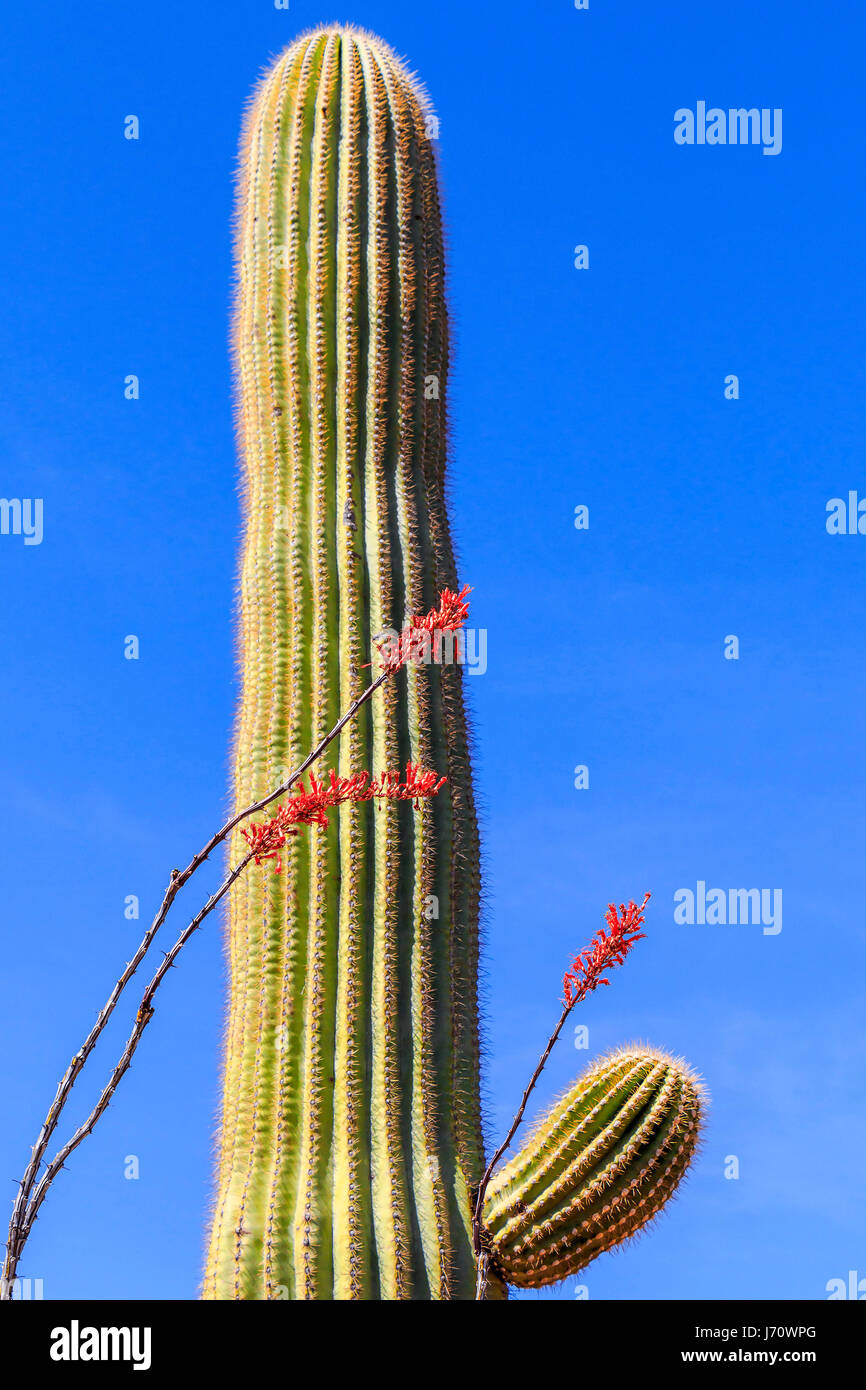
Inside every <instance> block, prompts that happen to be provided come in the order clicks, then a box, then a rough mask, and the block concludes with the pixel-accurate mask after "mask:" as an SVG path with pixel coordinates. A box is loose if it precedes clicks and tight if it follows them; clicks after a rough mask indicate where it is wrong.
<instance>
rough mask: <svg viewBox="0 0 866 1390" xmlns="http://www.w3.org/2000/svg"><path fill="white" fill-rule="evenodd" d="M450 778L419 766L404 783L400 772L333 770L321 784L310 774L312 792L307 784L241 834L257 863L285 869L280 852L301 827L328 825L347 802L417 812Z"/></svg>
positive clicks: (411, 768)
mask: <svg viewBox="0 0 866 1390" xmlns="http://www.w3.org/2000/svg"><path fill="white" fill-rule="evenodd" d="M447 780H448V779H447V777H438V776H437V774H436V773H435V772H426V771H422V770H421V768H420V767H419V766H418V765H417V764H416V763H407V764H406V774H405V779H404V780H403V781H401V780H400V773H399V772H382V773H380V775H379V776H378V777H374V778H371V777H370V774H369V772H356V773H354V775H353V776H351V777H338V776H337V774H336V772H334V771H331V772H330V774H329V776H328V780H327V781H324V782H320V781H319V779H318V778H317V777H316V775H315V773H314V772H311V773H310V790H309V791H307V789H306V787H305V786H304V784H303V782H300V783H299V784H298V788H297V790H296V791H295V792H293V793H292V795H291V796H290V797H289V799H288V800H287V801H286V803H285V804H284V805H282V806H278V807H277V809H276V811H275V812H274V814H273V815H272V816H271V818H270V820H267V821H263V822H261V823H254V824H252V825H249V826H247V827H246V828H245V829H243V830H242V831H241V834H242V835H243V837H244V839H245V840H246V842H247V844H248V845H249V847H250V849H251V850H252V852H253V858H254V859H255V862H256V863H257V864H261V862H262V860H263V859H275V860H276V865H275V868H276V871H277V873H279V872H280V870H281V869H282V861H281V859H280V850H281V849H282V848H283V847H284V845H285V843H286V840H287V839H288V837H289V836H290V835H297V833H298V826H300V825H320V826H327V824H328V815H327V813H328V811H329V810H330V809H331V808H332V807H334V806H340V805H342V804H343V802H346V801H374V800H377V799H382V798H384V799H385V800H388V801H414V803H415V809H416V811H417V810H419V809H420V803H421V801H422V800H427V799H429V798H430V797H431V796H435V795H436V793H437V792H438V791H439V789H440V787H442V786H443V784H444V783H445V782H446V781H447Z"/></svg>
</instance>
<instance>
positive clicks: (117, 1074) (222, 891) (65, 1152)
mask: <svg viewBox="0 0 866 1390" xmlns="http://www.w3.org/2000/svg"><path fill="white" fill-rule="evenodd" d="M254 858H255V855H254V854H253V852H252V851H250V853H249V854H247V855H245V856H244V858H243V859H242V860H241V861H240V863H239V864H237V865H236V867H235V868H234V869H232V870H231V872H230V873H229V874H227V875H226V877H225V879H224V880H223V882H222V883H221V884H220V886H219V888H218V889H217V890H216V892H215V893H212V894H211V896H210V897H209V898H208V900H207V902H206V903H205V905H204V907H203V908H202V909H201V911H200V912H198V913H197V914H196V916H195V917H193V919H192V921H191V922H190V923H189V925H188V926H186V927H185V928H184V930H183V931H182V932H181V934H180V936H179V937H178V938H177V940H176V941H175V943H174V945H173V946H172V948H171V950H170V951H166V952H165V955H164V956H163V960H162V963H161V964H160V966H159V968H158V969H157V970H156V972H155V974H154V976H153V978H152V980H151V981H150V984H149V985H148V986H147V988H146V989H145V991H144V994H143V995H142V997H141V1003H140V1004H139V1006H138V1012H137V1014H136V1015H135V1024H134V1026H133V1029H132V1032H131V1033H130V1035H129V1038H128V1040H127V1043H126V1047H125V1048H124V1049H123V1052H122V1053H121V1056H120V1060H119V1061H118V1063H117V1065H116V1067H115V1068H114V1071H113V1072H112V1073H111V1076H110V1077H109V1079H108V1081H107V1083H106V1085H105V1086H104V1088H103V1090H102V1094H101V1095H100V1097H99V1099H98V1101H97V1102H96V1104H95V1105H94V1107H93V1109H92V1110H91V1112H90V1114H89V1115H88V1117H87V1119H86V1120H85V1121H84V1123H83V1124H82V1125H80V1126H79V1128H78V1129H77V1130H76V1131H75V1133H74V1134H73V1135H72V1137H71V1138H70V1139H68V1140H67V1141H66V1143H65V1144H64V1145H63V1146H62V1148H61V1149H59V1150H58V1152H57V1153H56V1154H55V1156H54V1158H53V1159H52V1160H51V1162H50V1163H49V1164H48V1166H47V1168H46V1169H45V1172H44V1173H43V1174H42V1177H41V1178H40V1179H39V1181H38V1183H37V1184H36V1186H35V1187H34V1189H33V1192H32V1195H31V1198H30V1201H29V1203H28V1205H27V1209H26V1211H25V1212H24V1214H23V1217H22V1219H21V1221H20V1223H19V1225H18V1229H17V1232H16V1240H15V1245H14V1247H13V1246H12V1245H11V1244H10V1247H9V1251H8V1253H7V1264H8V1265H9V1269H8V1272H7V1270H6V1269H4V1273H3V1280H4V1283H3V1295H2V1296H3V1297H4V1298H8V1297H11V1285H12V1283H13V1282H14V1279H15V1272H16V1269H17V1265H18V1261H19V1259H20V1258H21V1254H22V1252H23V1249H24V1246H25V1244H26V1242H27V1238H28V1236H29V1235H30V1231H31V1229H32V1227H33V1222H34V1221H35V1220H36V1217H37V1215H38V1214H39V1208H40V1207H41V1206H42V1203H43V1202H44V1201H45V1197H46V1195H47V1193H48V1189H49V1187H50V1186H51V1184H52V1183H53V1181H54V1179H55V1178H56V1177H57V1174H58V1173H59V1172H60V1171H61V1169H62V1168H63V1166H64V1164H65V1162H66V1160H67V1158H69V1156H70V1154H72V1153H74V1151H75V1150H76V1149H77V1148H78V1146H79V1144H81V1143H82V1142H83V1140H85V1139H86V1138H87V1136H88V1134H91V1133H92V1132H93V1129H94V1127H95V1125H96V1123H97V1121H98V1120H99V1118H100V1116H101V1115H102V1114H103V1113H104V1112H105V1111H106V1110H107V1109H108V1106H109V1103H110V1101H111V1097H112V1096H113V1095H114V1093H115V1091H116V1090H117V1088H118V1086H119V1085H120V1082H121V1081H122V1079H123V1077H124V1076H125V1074H126V1072H127V1071H128V1070H129V1067H130V1064H131V1062H132V1058H133V1056H134V1054H135V1051H136V1048H137V1047H138V1044H139V1043H140V1042H141V1038H142V1035H143V1033H144V1030H145V1028H146V1027H147V1025H148V1023H150V1020H151V1019H152V1018H153V1015H154V1008H153V996H154V995H155V994H156V991H157V989H158V988H159V986H160V984H161V983H162V981H163V979H164V978H165V976H166V975H167V974H168V971H169V970H170V969H171V967H172V966H173V965H174V962H175V958H176V957H177V955H178V953H179V952H180V951H181V950H182V948H183V947H184V946H185V945H186V943H187V942H188V941H189V939H190V937H191V936H192V934H193V932H195V931H197V930H198V928H199V927H200V926H201V924H202V922H203V921H204V919H205V917H207V916H208V914H209V913H211V912H213V910H214V908H215V907H216V906H217V904H218V903H219V902H220V901H221V900H222V898H224V897H225V895H226V893H227V892H228V890H229V889H230V888H231V886H232V884H233V883H234V882H235V880H236V879H237V878H239V877H240V875H241V874H242V873H243V871H244V869H245V868H246V867H247V865H248V864H249V863H250V862H251V861H252V860H253V859H254ZM7 1289H8V1290H9V1292H8V1293H7Z"/></svg>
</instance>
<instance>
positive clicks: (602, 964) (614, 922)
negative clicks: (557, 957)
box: [562, 893, 650, 1009]
mask: <svg viewBox="0 0 866 1390" xmlns="http://www.w3.org/2000/svg"><path fill="white" fill-rule="evenodd" d="M649 900H650V894H649V893H647V895H646V897H645V898H644V900H643V902H642V903H641V905H640V907H638V905H637V903H633V902H629V904H628V907H626V905H625V903H620V905H619V911H617V909H616V907H615V906H614V904H613V903H608V908H607V912H606V913H605V914H604V920H605V921H606V922H607V925H608V927H609V928H610V931H609V932H606V931H605V930H604V927H602V929H601V931H599V932H596V934H595V936H594V937H593V938H592V941H591V942H590V943H589V945H588V946H587V947H586V949H585V950H584V951H580V952H579V953H578V955H576V956H575V958H574V960H573V962H572V965H571V969H570V970H567V971H566V972H565V975H564V977H563V981H562V988H563V1003H564V1005H565V1008H566V1009H571V1008H572V1007H573V1006H574V1005H575V1004H579V1003H580V1001H581V1000H582V999H585V998H586V996H587V995H588V994H592V991H593V990H594V989H596V988H597V986H598V985H609V984H610V980H608V979H607V978H606V977H605V975H604V971H605V970H612V969H613V968H614V966H617V965H622V963H623V961H624V960H625V958H626V956H627V955H628V953H629V951H630V950H631V948H632V946H633V945H634V944H635V942H636V941H642V940H643V938H644V937H645V935H646V932H642V931H640V928H641V927H642V926H643V921H644V911H645V909H646V905H647V903H648V902H649Z"/></svg>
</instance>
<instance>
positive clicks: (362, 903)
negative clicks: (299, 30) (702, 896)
mask: <svg viewBox="0 0 866 1390" xmlns="http://www.w3.org/2000/svg"><path fill="white" fill-rule="evenodd" d="M428 120H429V108H428V105H427V102H426V99H425V97H424V96H423V94H422V93H421V92H420V90H419V88H418V86H417V85H416V83H415V82H414V80H413V79H412V78H411V77H410V76H409V75H408V74H407V72H406V70H405V69H404V67H403V66H402V64H401V63H400V62H399V60H398V59H397V58H396V57H395V56H394V54H393V53H392V52H391V51H390V50H389V49H388V48H387V47H386V46H385V45H384V44H382V43H381V42H380V41H379V40H377V39H374V38H372V37H370V36H368V35H365V34H362V33H360V32H358V31H355V30H351V29H346V28H342V27H341V28H336V27H335V28H332V29H328V30H320V31H318V32H316V33H314V34H310V35H307V36H305V37H304V38H302V39H300V40H298V41H297V42H296V43H295V44H293V45H292V46H291V47H290V48H289V49H288V50H287V51H286V52H285V53H284V54H283V55H282V56H281V57H280V59H279V60H278V61H277V63H276V64H275V65H274V67H273V68H272V69H271V71H270V72H269V73H268V75H267V76H266V77H265V79H264V80H263V82H262V84H261V85H260V87H259V88H258V91H257V94H256V96H255V100H254V102H253V105H252V107H251V109H250V112H249V116H248V119H247V124H246V130H245V136H244V143H243V155H242V172H241V179H240V191H239V207H238V227H237V258H238V281H239V283H238V298H237V309H236V344H235V347H236V362H237V373H238V399H239V422H240V440H241V450H242V454H243V469H244V491H245V503H246V506H245V514H246V534H245V543H244V551H243V561H242V567H241V578H240V594H241V601H240V661H241V673H242V683H243V686H242V694H241V703H240V710H239V714H238V720H237V728H236V744H235V751H234V800H235V804H236V805H237V807H239V808H240V807H241V806H243V805H246V804H249V803H250V802H251V801H253V800H254V799H255V798H257V797H259V796H261V795H263V794H264V793H266V792H267V791H269V790H270V789H271V788H272V787H274V786H276V785H278V783H279V781H280V779H281V775H283V770H284V769H290V768H292V767H294V766H296V765H297V764H298V763H299V762H300V761H301V759H302V757H303V756H304V755H305V754H306V752H307V751H308V750H309V748H311V747H312V746H313V745H314V744H315V743H316V742H317V740H318V739H319V738H320V737H321V736H322V735H323V734H325V733H326V731H327V730H328V729H329V728H330V727H331V726H332V725H333V723H334V722H335V721H336V719H337V717H338V715H339V714H340V712H341V711H342V710H343V709H345V708H346V706H347V705H348V704H349V703H350V702H351V700H352V699H353V697H354V696H355V695H357V694H358V693H360V691H361V690H362V689H363V688H364V686H365V685H366V684H367V682H368V680H369V671H366V672H365V670H364V663H365V662H368V661H369V660H370V654H371V651H372V648H373V638H374V636H375V635H376V634H377V633H380V632H381V631H382V629H383V628H384V627H400V626H401V624H402V621H403V618H404V615H405V614H406V613H407V612H412V611H417V610H423V609H427V608H429V607H431V606H432V605H433V604H434V603H435V601H436V597H437V593H438V590H439V589H440V588H442V587H443V586H445V585H449V586H451V587H456V579H457V576H456V573H455V565H454V557H453V553H452V547H451V540H450V537H449V531H448V522H447V518H446V511H445V503H444V497H443V481H444V471H445V454H446V420H445V391H446V376H447V369H448V324H447V314H446V306H445V298H444V264H443V244H442V226H441V219H440V211H439V196H438V191H437V180H436V168H435V160H434V156H433V151H432V148H431V144H430V139H429V136H428V133H427V128H426V127H427V122H428ZM334 748H335V754H334V757H335V758H339V763H338V764H337V766H338V768H339V771H340V772H341V773H342V774H346V775H348V774H349V773H350V772H354V771H357V770H358V769H360V768H364V767H369V768H370V769H372V770H373V771H379V770H381V769H382V768H386V767H387V768H397V767H399V766H401V765H403V764H405V762H406V761H407V759H409V758H411V759H412V760H413V761H416V762H420V763H422V764H424V765H425V766H427V767H431V768H435V769H437V770H438V771H440V772H442V773H445V774H447V777H448V786H447V788H446V791H445V792H444V793H443V794H442V795H441V796H440V797H439V798H437V799H436V800H435V801H434V802H432V803H430V805H429V806H427V807H426V808H425V810H424V813H423V814H422V815H415V816H414V818H413V811H412V808H411V806H409V805H406V804H405V803H393V802H387V803H385V804H384V805H383V806H381V807H380V808H379V809H375V808H374V806H373V805H371V804H364V805H349V806H344V807H342V808H340V811H339V813H338V814H335V815H334V817H333V819H332V822H331V825H330V826H329V828H328V829H327V830H315V831H313V832H311V833H310V834H309V835H305V836H303V837H298V838H297V839H296V840H294V841H292V842H291V844H290V846H289V847H287V852H286V862H285V864H284V870H283V873H282V874H281V875H276V874H274V873H270V872H266V871H265V870H264V869H260V870H254V871H252V872H250V873H248V874H247V875H246V877H245V878H243V879H242V880H240V881H239V882H238V883H237V884H236V885H235V887H234V889H233V891H232V895H231V900H230V909H229V928H228V952H229V958H230V970H231V992H230V1006H229V1016H228V1027H227V1032H226V1043H225V1064H224V1082H223V1110H222V1124H221V1129H220V1134H219V1141H218V1145H219V1159H218V1163H219V1167H218V1181H217V1192H216V1198H215V1205H214V1214H213V1222H212V1229H211V1235H210V1245H209V1253H208V1257H207V1266H206V1272H205V1280H204V1296H205V1297H208V1298H240V1299H270V1298H290V1299H332V1298H337V1299H351V1298H360V1299H370V1298H373V1299H375V1298H383V1299H439V1298H471V1297H472V1292H473V1280H474V1258H473V1253H472V1242H471V1198H472V1191H473V1187H474V1186H476V1185H477V1183H478V1180H479V1178H480V1176H481V1168H482V1140H481V1129H480V1115H479V1084H478V1083H479V1044H478V1020H477V1008H476V976H477V951H478V932H477V923H478V896H479V881H478V842H477V830H476V820H475V812H474V808H473V799H472V789H471V784H470V768H469V755H468V749H467V733H466V721H465V716H464V710H463V699H462V689H461V671H460V668H459V667H458V666H455V665H446V666H433V665H431V666H429V667H425V668H422V669H420V670H419V669H418V668H417V667H409V668H407V669H406V671H405V673H401V675H400V676H399V678H397V679H393V680H390V681H388V682H386V684H385V686H384V687H383V690H382V692H381V693H380V695H379V696H377V697H376V699H375V700H374V701H373V702H372V703H371V704H370V705H369V706H367V709H366V711H365V712H363V713H362V715H361V716H360V717H359V718H358V719H356V720H355V721H354V722H353V723H352V724H351V725H350V727H349V729H347V731H346V733H344V735H343V736H342V739H341V741H340V743H339V744H338V745H334ZM329 765H330V766H334V765H335V763H334V762H333V761H332V762H331V763H330V764H328V763H327V762H325V763H324V766H329ZM231 849H232V857H233V862H234V861H236V860H237V859H238V858H239V857H240V856H241V855H242V853H243V851H244V849H245V846H244V844H243V842H242V841H240V840H239V839H238V838H237V833H236V836H235V838H234V841H233V844H232V847H231Z"/></svg>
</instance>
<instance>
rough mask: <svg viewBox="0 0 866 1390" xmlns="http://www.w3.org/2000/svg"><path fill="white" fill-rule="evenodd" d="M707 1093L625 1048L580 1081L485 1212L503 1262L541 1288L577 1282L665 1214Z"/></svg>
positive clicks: (671, 1068) (523, 1282)
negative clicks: (570, 1280)
mask: <svg viewBox="0 0 866 1390" xmlns="http://www.w3.org/2000/svg"><path fill="white" fill-rule="evenodd" d="M702 1101H703V1088H702V1086H701V1085H700V1083H699V1082H698V1081H697V1079H696V1077H694V1076H693V1074H692V1073H691V1072H690V1071H689V1070H688V1069H687V1068H686V1067H685V1066H684V1065H683V1064H682V1063H681V1062H678V1061H676V1060H674V1059H673V1058H671V1057H668V1056H667V1055H666V1054H665V1053H663V1052H656V1051H654V1050H653V1049H651V1048H643V1047H639V1048H623V1049H621V1050H620V1051H617V1052H614V1053H612V1054H611V1055H610V1056H608V1057H604V1058H602V1059H601V1060H600V1061H599V1062H597V1063H596V1064H595V1065H594V1066H592V1067H590V1068H589V1069H588V1070H587V1071H586V1072H585V1073H584V1074H583V1076H582V1077H581V1078H580V1079H579V1080H578V1081H577V1082H575V1084H574V1085H573V1086H572V1088H571V1089H570V1090H569V1091H568V1092H567V1093H566V1094H565V1096H563V1098H562V1099H561V1100H560V1101H559V1102H558V1103H557V1104H556V1105H555V1106H554V1107H553V1109H552V1110H551V1111H550V1112H549V1113H548V1115H547V1116H546V1117H545V1118H544V1119H543V1120H542V1121H541V1123H540V1124H539V1125H538V1127H537V1128H536V1130H535V1132H534V1134H533V1135H532V1136H531V1137H530V1139H529V1140H528V1141H527V1142H526V1144H525V1145H524V1147H523V1149H522V1150H521V1152H520V1153H519V1154H518V1155H517V1157H516V1158H514V1159H513V1160H512V1162H511V1163H509V1164H508V1165H507V1167H505V1168H503V1169H502V1170H501V1171H500V1172H499V1173H498V1174H497V1175H496V1176H495V1177H494V1179H493V1181H492V1182H491V1184H490V1187H489V1189H488V1191H487V1197H486V1200H485V1204H484V1216H485V1232H486V1236H487V1240H488V1242H489V1248H490V1252H491V1256H492V1259H493V1263H494V1265H495V1267H496V1268H497V1269H498V1271H499V1272H500V1274H501V1275H502V1276H503V1277H504V1278H505V1279H507V1281H508V1282H509V1283H510V1284H514V1285H517V1286H519V1287H522V1288H537V1287H539V1286H540V1285H542V1284H550V1283H554V1282H555V1281H557V1280H559V1279H564V1278H565V1277H566V1276H567V1275H572V1274H576V1273H577V1271H578V1270H580V1269H582V1268H583V1267H584V1266H585V1265H587V1264H588V1263H589V1262H590V1260H593V1259H595V1257H596V1255H600V1254H602V1253H603V1252H604V1251H605V1250H610V1249H612V1248H613V1247H614V1246H616V1245H619V1244H620V1242H621V1241H623V1240H626V1239H627V1238H628V1237H629V1236H631V1235H634V1234H635V1233H636V1232H637V1231H638V1230H640V1228H641V1227H642V1226H644V1225H645V1224H646V1222H647V1221H650V1220H652V1218H653V1217H654V1216H656V1215H657V1214H658V1212H659V1211H660V1210H661V1208H662V1206H663V1205H664V1203H665V1202H666V1201H667V1199H668V1198H669V1197H670V1195H671V1194H672V1192H673V1190H674V1188H675V1187H676V1186H677V1184H678V1182H679V1181H680V1178H681V1177H682V1176H683V1174H684V1172H685V1170H686V1168H687V1167H688V1165H689V1162H690V1160H691V1158H692V1154H693V1152H694V1149H695V1144H696V1142H697V1138H698V1130H699V1125H700V1119H701V1109H702Z"/></svg>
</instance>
